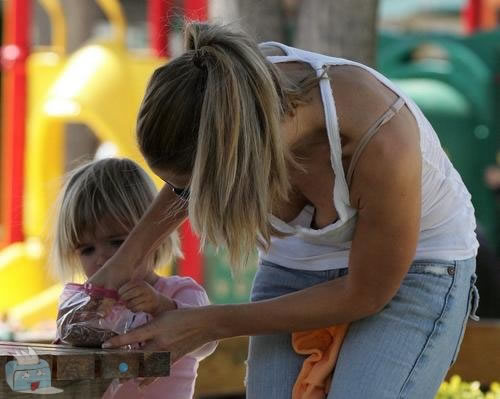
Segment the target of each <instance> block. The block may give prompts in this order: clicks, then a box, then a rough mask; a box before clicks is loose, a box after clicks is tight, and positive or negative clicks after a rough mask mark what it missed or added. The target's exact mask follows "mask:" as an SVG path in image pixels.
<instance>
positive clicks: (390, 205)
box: [91, 23, 478, 399]
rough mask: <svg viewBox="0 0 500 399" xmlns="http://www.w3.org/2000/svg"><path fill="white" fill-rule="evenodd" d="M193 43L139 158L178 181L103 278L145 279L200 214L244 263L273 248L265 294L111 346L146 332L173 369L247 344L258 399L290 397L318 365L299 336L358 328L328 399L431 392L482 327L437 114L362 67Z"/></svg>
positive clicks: (282, 51) (470, 233)
mask: <svg viewBox="0 0 500 399" xmlns="http://www.w3.org/2000/svg"><path fill="white" fill-rule="evenodd" d="M185 35H186V51H185V53H184V54H183V55H181V56H180V57H178V58H176V59H173V60H172V61H170V62H169V63H168V64H166V65H164V66H162V67H160V68H158V69H157V70H156V71H155V72H154V74H153V76H152V78H151V80H150V82H149V86H148V89H147V91H146V94H145V97H144V100H143V103H142V106H141V109H140V112H139V115H138V123H137V130H138V131H137V134H138V142H139V146H140V149H141V151H142V153H143V155H144V157H145V158H146V160H147V162H148V164H149V165H150V167H151V168H152V170H153V171H154V172H155V173H156V174H157V175H158V176H160V177H161V178H162V179H163V180H164V181H165V183H166V184H165V186H164V188H163V189H162V190H161V192H160V194H159V196H158V197H157V199H156V200H155V203H154V204H153V205H152V207H151V208H150V209H149V211H148V212H147V214H146V215H145V217H144V218H143V219H142V220H141V222H140V223H139V224H138V225H137V227H136V228H135V229H134V230H133V231H132V233H131V234H130V236H129V238H128V239H127V241H126V242H125V243H124V245H123V246H122V247H121V248H120V250H119V251H117V253H116V255H115V256H114V257H113V258H112V259H110V261H109V262H108V263H107V265H105V266H104V267H103V268H102V269H101V270H100V273H98V274H96V275H95V276H94V278H93V279H91V280H92V281H94V282H95V283H96V284H104V285H106V281H107V280H106V278H105V277H106V275H107V274H108V273H115V272H116V271H117V270H119V269H120V268H122V269H123V268H124V267H125V266H126V267H127V268H130V269H134V270H140V267H138V265H139V264H140V259H142V257H143V256H144V255H145V254H148V253H150V252H151V251H153V250H154V248H155V247H156V243H157V242H159V241H158V239H159V238H160V237H161V235H162V234H168V233H169V232H170V231H172V230H173V229H174V228H175V227H176V226H177V225H178V224H179V223H180V222H181V221H182V220H183V219H184V218H185V217H186V216H189V219H190V221H191V223H192V225H193V226H194V228H195V230H196V231H197V232H198V234H199V235H200V237H201V240H202V242H210V243H212V244H214V245H216V246H224V247H227V248H228V251H229V256H230V260H231V262H232V264H233V265H234V267H239V266H243V265H244V264H245V261H246V259H247V257H248V255H249V254H250V253H251V252H252V251H253V250H254V249H255V248H259V252H260V266H259V270H258V272H257V275H256V277H255V281H254V285H253V290H252V302H251V303H248V304H238V305H212V306H205V307H199V308H196V309H182V310H179V311H172V312H167V313H165V314H164V315H162V316H160V317H159V318H157V319H156V320H154V321H153V322H152V323H150V324H148V325H147V326H144V327H143V328H139V329H137V330H136V331H134V332H131V333H130V334H126V335H123V336H119V337H115V338H113V339H111V340H109V341H108V342H107V346H120V345H124V344H128V343H131V342H137V341H142V340H147V341H149V343H148V345H150V347H160V348H162V349H167V350H170V351H171V352H172V356H173V359H174V360H175V359H177V358H179V357H181V356H183V355H184V354H185V353H189V352H190V351H192V350H194V349H195V348H197V347H199V346H201V345H203V344H205V343H206V342H209V341H212V340H215V339H224V338H227V337H234V336H241V335H248V336H251V338H250V347H249V358H248V375H247V398H248V399H257V398H258V399H262V398H273V399H281V398H283V399H284V398H287V399H288V398H290V397H291V391H292V386H293V384H294V382H295V379H296V378H297V374H298V372H299V370H300V368H301V366H302V362H303V360H304V358H303V357H301V356H299V355H297V354H295V353H294V351H293V349H292V347H291V344H290V334H291V332H293V331H300V330H307V329H312V328H321V327H327V326H330V325H335V324H339V323H347V322H348V323H351V324H350V328H349V331H348V333H347V336H346V338H345V340H344V343H343V345H342V349H341V352H340V355H339V358H338V362H337V365H336V369H335V373H334V375H333V380H332V384H331V389H330V393H329V395H328V398H329V399H338V398H396V397H398V398H399V397H402V398H403V397H404V398H432V397H433V396H434V393H435V392H436V390H437V389H438V387H439V384H440V382H441V381H442V379H443V377H444V376H445V374H446V371H447V370H448V368H449V367H450V365H451V364H452V363H453V361H454V359H455V357H456V355H457V353H458V349H459V346H460V342H461V337H462V334H463V331H464V328H465V324H466V322H467V319H468V317H469V315H471V316H472V317H474V311H475V306H477V293H476V290H475V286H474V280H475V274H474V271H475V255H476V251H477V246H478V244H477V240H476V237H475V234H474V227H475V218H474V210H473V208H472V205H471V202H470V195H469V193H468V192H467V190H466V188H465V186H464V184H463V183H462V180H461V178H460V176H459V175H458V173H457V172H456V171H455V169H454V168H453V166H452V164H451V163H450V161H449V160H448V158H447V157H446V155H445V153H444V152H443V150H442V148H441V147H440V144H439V140H438V138H437V136H436V133H435V132H434V130H433V128H432V127H431V125H430V124H429V122H428V121H427V120H426V119H425V117H424V115H423V114H422V112H421V111H420V110H419V109H418V108H417V106H416V105H415V103H414V102H413V101H412V100H411V99H409V98H408V97H407V96H406V95H404V94H403V93H402V92H401V91H400V90H399V89H398V88H397V87H396V86H395V85H394V84H393V83H391V82H390V81H389V80H388V79H386V78H385V77H383V76H382V75H380V74H379V73H377V72H376V71H374V70H373V69H370V68H368V67H366V66H364V65H361V64H358V63H355V62H351V61H348V60H345V59H340V58H334V57H327V56H324V55H320V54H315V53H311V52H307V51H303V50H299V49H295V48H292V47H287V46H285V45H282V44H280V43H274V42H271V43H263V44H261V45H257V44H256V43H255V42H253V41H252V39H250V38H249V37H248V36H246V35H245V34H243V33H239V32H234V31H232V30H230V29H228V28H226V27H221V26H216V25H209V24H201V23H190V24H188V25H187V26H186V31H185ZM173 204H177V206H176V209H177V212H170V213H169V214H168V215H167V217H164V215H165V210H166V209H172V206H173ZM122 273H123V272H122ZM138 273H139V272H138ZM126 276H127V274H126V273H123V274H122V276H121V281H119V280H120V278H117V279H115V280H114V283H115V284H122V283H126V280H127V278H126Z"/></svg>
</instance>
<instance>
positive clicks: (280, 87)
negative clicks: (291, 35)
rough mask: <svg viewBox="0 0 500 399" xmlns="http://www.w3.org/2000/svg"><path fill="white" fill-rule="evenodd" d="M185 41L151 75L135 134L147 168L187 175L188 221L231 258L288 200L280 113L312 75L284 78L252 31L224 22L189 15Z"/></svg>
mask: <svg viewBox="0 0 500 399" xmlns="http://www.w3.org/2000/svg"><path fill="white" fill-rule="evenodd" d="M185 47H186V51H185V53H184V54H182V55H181V56H179V57H178V58H176V59H173V60H171V61H169V62H168V63H167V64H166V65H164V66H162V67H160V68H158V69H157V70H156V71H155V72H154V73H153V75H152V77H151V79H150V81H149V85H148V88H147V90H146V94H145V97H144V99H143V102H142V104H141V107H140V110H139V115H138V121H137V138H138V143H139V147H140V149H141V152H142V154H143V155H144V157H145V158H146V160H147V161H148V163H149V165H150V166H152V167H153V168H158V169H164V170H169V171H172V172H174V173H178V174H182V175H190V176H191V181H190V197H189V219H190V221H191V223H192V225H193V227H194V229H195V231H196V232H197V233H198V234H199V235H200V237H201V241H202V244H205V243H206V242H210V243H212V244H213V245H215V246H216V247H221V246H223V247H227V249H228V253H229V260H230V263H231V265H233V266H236V267H237V266H240V265H242V264H244V263H245V261H246V259H248V255H250V253H251V252H253V251H254V250H255V248H256V246H257V245H260V246H261V247H263V248H268V247H269V244H270V240H271V236H272V235H275V234H280V233H279V232H277V231H276V230H275V229H274V228H273V227H272V225H271V224H270V221H269V214H270V213H272V207H273V203H274V204H276V203H278V202H282V201H286V200H287V198H288V192H289V189H290V182H289V178H288V171H287V165H290V164H294V162H295V161H294V160H293V158H292V157H291V155H290V152H289V151H288V149H287V148H286V146H285V145H284V143H283V142H282V139H281V133H280V122H281V120H282V118H283V115H284V114H285V113H288V112H291V111H292V108H293V107H294V106H296V104H297V103H300V101H301V95H303V94H304V93H305V92H306V91H308V90H309V89H310V88H311V87H312V85H311V82H312V80H311V79H307V82H302V83H304V84H303V85H298V86H294V85H291V84H288V83H286V82H288V81H287V80H286V79H284V77H283V76H281V75H280V73H279V71H278V70H277V69H276V68H275V67H274V66H273V65H272V64H271V63H269V62H268V61H267V60H266V58H265V57H264V56H263V54H262V53H261V51H260V49H259V47H258V45H257V43H256V42H255V41H254V40H253V39H251V38H250V37H249V36H248V35H246V34H244V33H242V32H236V31H233V30H232V29H229V28H228V27H225V26H220V25H212V24H206V23H200V22H191V23H187V24H186V26H185ZM313 78H314V79H313V80H314V82H316V80H317V79H316V76H314V75H313Z"/></svg>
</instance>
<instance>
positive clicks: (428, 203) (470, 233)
mask: <svg viewBox="0 0 500 399" xmlns="http://www.w3.org/2000/svg"><path fill="white" fill-rule="evenodd" d="M269 46H271V47H277V48H279V49H281V50H282V51H283V52H284V55H279V56H270V57H267V59H268V60H269V61H270V62H272V63H279V62H305V63H308V64H309V65H311V67H312V68H313V69H314V70H315V71H316V73H317V76H318V77H320V76H321V75H322V74H323V72H324V68H325V66H328V65H354V66H358V67H360V68H363V69H365V70H367V71H368V72H370V73H371V74H372V75H373V76H375V77H376V78H377V79H378V80H379V81H380V82H382V83H383V84H384V85H385V86H387V87H388V88H389V89H391V90H392V91H393V92H394V93H396V94H397V95H398V96H399V97H401V98H402V99H403V100H404V102H405V103H406V104H407V106H408V108H409V110H410V111H411V112H412V114H413V115H414V117H415V119H416V120H417V123H418V127H419V131H420V148H421V152H422V210H421V221H420V235H419V241H418V246H417V252H416V256H415V259H416V260H423V259H425V260H431V259H441V260H461V259H467V258H470V257H473V256H475V255H476V253H477V248H478V245H479V244H478V242H477V240H476V234H475V232H474V230H475V227H476V222H475V217H474V208H473V207H472V203H471V200H470V194H469V192H468V191H467V189H466V188H465V185H464V184H463V182H462V179H461V177H460V175H459V174H458V173H457V171H456V170H455V168H454V167H453V165H452V164H451V162H450V161H449V159H448V157H447V156H446V154H445V153H444V151H443V149H442V148H441V145H440V143H439V139H438V137H437V135H436V133H435V131H434V129H433V128H432V126H431V125H430V123H429V122H428V121H427V119H426V118H425V117H424V115H423V113H422V112H421V111H420V109H419V108H418V107H417V105H416V104H415V103H414V102H413V101H412V100H411V99H410V98H409V97H407V96H406V95H405V94H404V93H403V92H402V91H401V90H400V89H398V88H397V87H396V86H395V85H394V84H393V83H392V82H391V81H390V80H389V79H387V78H386V77H385V76H383V75H381V74H380V73H378V72H377V71H375V70H373V69H372V68H370V67H367V66H366V65H363V64H359V63H356V62H353V61H349V60H345V59H342V58H335V57H329V56H325V55H321V54H316V53H312V52H309V51H304V50H299V49H296V48H293V47H289V46H285V45H283V44H281V43H277V42H266V43H262V44H261V47H269ZM330 83H331V82H330V80H329V79H327V78H324V79H320V81H319V86H320V91H321V99H322V102H323V107H324V114H325V123H326V130H327V134H328V141H329V144H330V149H331V164H332V168H333V171H334V174H335V181H334V189H333V194H332V195H333V202H334V205H335V209H336V211H337V213H338V219H337V221H336V222H335V223H333V224H331V225H328V226H326V227H324V228H321V229H312V228H310V226H311V222H312V218H313V215H314V208H313V207H312V206H310V205H307V206H305V207H304V209H303V210H302V211H301V212H300V214H299V215H298V216H297V217H296V218H295V219H294V220H292V221H291V222H289V223H285V222H284V221H282V220H280V219H278V218H277V217H275V216H273V215H270V218H271V223H272V224H273V226H274V227H275V228H277V229H278V230H279V231H282V232H285V233H289V234H291V235H289V236H287V237H284V238H278V237H273V238H272V239H271V246H270V249H269V251H268V252H264V251H262V250H260V251H259V255H260V258H261V259H263V260H267V261H270V262H273V263H276V264H278V265H281V266H284V267H289V268H293V269H303V270H329V269H338V268H344V267H347V266H348V260H349V251H350V248H351V241H352V238H353V233H354V227H355V225H356V218H357V210H356V209H354V208H352V207H351V205H350V201H349V189H348V184H347V181H346V177H345V176H346V174H345V173H344V168H343V165H342V147H341V143H340V133H339V125H338V120H337V113H336V109H335V101H334V98H333V94H332V86H331V84H330ZM333 90H335V82H333Z"/></svg>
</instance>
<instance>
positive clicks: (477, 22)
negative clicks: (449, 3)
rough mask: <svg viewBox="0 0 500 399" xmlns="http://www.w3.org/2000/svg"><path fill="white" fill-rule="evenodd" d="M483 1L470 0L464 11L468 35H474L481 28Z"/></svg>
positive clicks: (463, 19)
mask: <svg viewBox="0 0 500 399" xmlns="http://www.w3.org/2000/svg"><path fill="white" fill-rule="evenodd" d="M481 3H482V0H468V1H467V3H466V5H465V6H464V8H463V9H462V21H463V25H464V28H465V32H466V33H474V32H475V31H477V30H478V29H480V28H481V5H482V4H481Z"/></svg>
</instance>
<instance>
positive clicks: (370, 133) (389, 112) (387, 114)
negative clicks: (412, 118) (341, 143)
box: [347, 97, 405, 186]
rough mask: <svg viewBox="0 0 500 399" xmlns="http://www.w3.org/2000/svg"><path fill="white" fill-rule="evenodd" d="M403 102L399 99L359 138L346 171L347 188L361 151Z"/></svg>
mask: <svg viewBox="0 0 500 399" xmlns="http://www.w3.org/2000/svg"><path fill="white" fill-rule="evenodd" d="M404 103H405V101H404V99H403V98H402V97H399V98H398V99H397V100H396V101H395V102H394V104H392V105H391V106H390V107H389V109H388V110H387V111H385V112H384V114H383V115H382V116H381V117H380V118H378V119H377V120H376V121H375V123H374V124H373V125H372V126H371V127H370V129H368V131H367V132H366V133H365V134H364V135H363V137H361V140H359V143H358V146H357V147H356V149H355V150H354V153H353V155H352V159H351V163H350V165H349V170H348V171H347V186H350V185H351V180H352V175H353V174H354V169H355V167H356V164H357V163H358V160H359V157H360V155H361V153H362V152H363V150H364V149H365V147H366V145H367V144H368V142H369V141H370V139H371V138H372V137H373V136H375V134H376V133H377V132H378V131H379V129H380V127H381V126H382V125H384V124H386V123H387V122H389V121H390V120H391V119H392V118H393V117H394V115H396V114H397V113H398V112H399V110H400V109H401V108H402V106H403V105H404Z"/></svg>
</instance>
